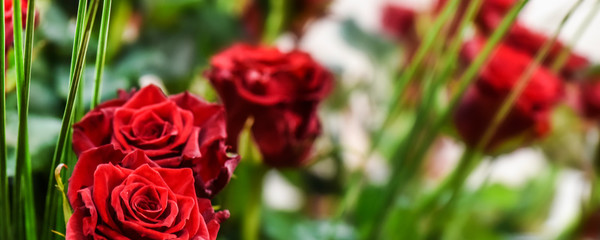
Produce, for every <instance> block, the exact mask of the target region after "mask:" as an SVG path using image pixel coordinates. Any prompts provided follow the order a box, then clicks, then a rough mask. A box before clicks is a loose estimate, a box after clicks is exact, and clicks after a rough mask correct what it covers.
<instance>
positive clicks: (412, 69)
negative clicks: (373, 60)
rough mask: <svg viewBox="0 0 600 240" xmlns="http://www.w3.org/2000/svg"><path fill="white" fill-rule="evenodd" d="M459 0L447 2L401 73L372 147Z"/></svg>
mask: <svg viewBox="0 0 600 240" xmlns="http://www.w3.org/2000/svg"><path fill="white" fill-rule="evenodd" d="M459 2H460V1H459V0H451V1H449V2H448V3H446V6H445V7H444V10H443V11H442V13H441V14H440V16H439V17H437V18H436V20H435V22H434V24H433V26H432V27H431V29H429V31H428V32H427V35H426V36H425V39H424V40H423V42H422V43H421V44H420V46H419V48H418V49H417V52H416V53H415V56H414V57H413V58H412V60H411V61H410V64H409V65H408V67H407V68H406V69H405V70H404V72H403V73H402V75H400V79H399V80H398V82H397V83H396V86H395V87H394V91H393V93H392V97H391V98H390V105H389V106H388V108H387V111H386V117H385V119H384V121H383V123H382V125H381V127H380V128H379V130H378V131H377V132H376V133H375V134H374V137H373V143H372V145H373V147H371V148H375V147H376V146H377V145H378V144H379V141H381V137H382V134H383V131H384V129H385V128H386V127H387V126H389V124H390V123H391V121H392V120H393V119H394V117H395V114H396V113H397V110H398V106H399V104H400V99H401V98H400V97H401V96H402V94H403V93H404V91H405V90H406V87H407V86H408V85H409V84H410V81H411V80H412V78H413V77H414V76H415V74H416V73H417V70H418V69H419V68H420V66H421V64H422V63H423V60H424V59H425V57H426V56H427V54H428V53H429V52H430V50H431V48H432V47H433V46H434V43H435V42H436V40H437V41H440V38H439V34H440V32H442V28H443V27H444V25H445V24H446V23H447V22H448V21H449V20H451V18H452V16H453V14H454V12H456V10H457V8H458V4H459Z"/></svg>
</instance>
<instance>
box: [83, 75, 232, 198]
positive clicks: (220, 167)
mask: <svg viewBox="0 0 600 240" xmlns="http://www.w3.org/2000/svg"><path fill="white" fill-rule="evenodd" d="M73 128H74V130H73V148H74V150H75V153H76V154H77V155H78V156H79V155H81V154H82V153H83V152H84V151H86V150H89V149H94V148H97V147H100V146H103V145H106V144H110V145H114V147H115V148H118V149H121V150H123V151H125V152H127V153H128V152H132V151H134V150H142V151H143V152H144V153H145V154H147V155H148V156H149V157H150V159H152V160H153V161H154V162H156V163H157V164H158V165H160V166H162V167H166V168H191V169H192V170H193V171H194V177H195V180H196V190H197V191H198V195H199V196H201V197H212V196H214V195H215V194H217V193H218V192H219V191H220V190H221V189H222V188H223V187H224V186H225V185H226V184H227V183H228V182H229V179H230V178H231V174H232V173H233V170H234V169H235V167H236V166H237V164H238V162H239V157H238V156H229V155H228V153H227V148H228V147H227V146H226V145H225V139H226V138H227V134H226V130H225V111H224V109H223V108H222V107H221V106H219V105H216V104H210V103H207V102H205V101H204V100H201V99H199V98H197V97H195V96H193V95H190V94H189V93H187V92H186V93H182V94H178V95H174V96H171V97H166V96H165V95H164V94H163V93H162V91H161V90H160V89H159V88H158V87H156V86H154V85H149V86H147V87H144V88H142V89H141V90H140V91H139V92H135V93H130V94H127V93H125V92H123V91H122V92H121V93H120V97H119V99H115V100H111V101H108V102H105V103H103V104H101V105H99V106H98V107H96V108H95V109H94V110H92V111H90V112H89V113H88V114H86V115H85V116H84V117H83V119H82V120H81V121H80V122H78V123H76V124H75V125H74V126H73Z"/></svg>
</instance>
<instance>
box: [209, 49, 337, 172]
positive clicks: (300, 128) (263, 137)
mask: <svg viewBox="0 0 600 240" xmlns="http://www.w3.org/2000/svg"><path fill="white" fill-rule="evenodd" d="M206 76H207V77H208V78H209V79H210V81H211V83H212V84H213V85H214V87H215V88H216V90H217V92H218V93H219V95H220V97H221V100H222V101H223V104H224V105H225V108H226V110H227V126H228V129H227V130H228V136H229V139H228V143H229V144H230V145H232V146H234V147H235V146H237V143H238V137H239V134H240V132H241V131H242V129H243V127H244V125H245V123H246V121H247V119H248V118H252V119H253V120H254V121H253V125H252V129H251V131H252V135H253V137H254V140H255V141H256V143H257V146H258V148H259V150H260V152H261V153H262V156H263V160H264V161H265V163H267V164H269V165H271V166H274V167H293V166H299V165H301V164H302V163H304V161H305V160H306V158H307V156H308V154H309V152H310V149H311V148H312V143H313V141H314V140H315V139H316V137H317V136H318V135H319V134H320V133H321V124H320V123H319V119H318V117H317V106H318V105H319V103H320V102H321V100H323V99H324V98H325V97H326V96H327V95H328V94H329V92H330V91H331V89H332V87H333V76H332V75H331V74H330V73H329V72H328V71H327V70H326V69H325V68H323V67H322V66H321V65H319V64H318V63H317V62H315V61H314V60H313V59H312V58H311V57H310V56H309V55H308V54H306V53H304V52H301V51H298V50H294V51H291V52H289V53H282V52H280V51H279V50H278V49H276V48H268V47H252V46H248V45H244V44H237V45H234V46H232V47H230V48H229V49H227V50H225V51H223V52H221V53H220V54H218V55H216V56H214V57H213V58H212V59H211V69H210V70H209V71H207V72H206Z"/></svg>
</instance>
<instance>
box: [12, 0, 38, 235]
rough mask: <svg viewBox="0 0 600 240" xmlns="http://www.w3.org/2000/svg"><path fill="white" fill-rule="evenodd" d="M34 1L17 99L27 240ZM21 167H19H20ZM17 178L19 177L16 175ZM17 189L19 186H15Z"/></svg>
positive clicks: (31, 230) (30, 228)
mask: <svg viewBox="0 0 600 240" xmlns="http://www.w3.org/2000/svg"><path fill="white" fill-rule="evenodd" d="M35 2H36V1H35V0H29V3H28V9H27V21H26V27H25V51H24V59H23V68H24V69H23V81H22V89H21V90H22V91H21V94H22V95H21V97H20V99H19V102H20V104H19V105H20V106H21V107H20V108H19V130H18V132H19V134H18V140H17V170H20V171H17V173H18V174H20V177H19V178H22V179H23V185H22V186H21V187H22V188H24V189H23V190H22V191H21V194H23V197H22V199H23V200H24V203H25V209H24V214H25V216H24V217H25V218H24V220H25V231H26V233H25V235H26V238H27V239H37V218H36V215H35V201H34V199H35V198H34V196H33V176H32V172H31V156H30V154H29V136H28V119H29V116H28V113H29V94H30V83H31V66H32V63H33V54H32V52H33V38H34V28H35ZM20 165H21V166H20ZM17 176H19V175H17ZM15 186H16V187H19V185H15Z"/></svg>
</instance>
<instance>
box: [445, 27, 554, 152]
mask: <svg viewBox="0 0 600 240" xmlns="http://www.w3.org/2000/svg"><path fill="white" fill-rule="evenodd" d="M484 44H485V40H483V39H481V38H475V39H474V40H471V41H469V42H467V43H466V45H465V46H464V48H463V51H462V57H463V58H465V60H466V61H468V62H470V61H472V60H473V59H474V58H475V57H476V56H477V54H478V53H479V52H480V51H481V49H482V48H483V45H484ZM531 63H532V59H531V57H530V56H529V55H527V54H524V53H522V52H519V51H516V50H514V49H512V48H510V47H509V46H507V45H500V46H499V47H498V49H497V50H496V52H495V53H494V54H493V55H492V56H491V57H490V60H489V62H488V63H487V64H486V65H485V66H484V67H483V68H482V70H481V73H480V75H479V77H478V79H477V81H476V82H475V84H474V85H473V86H471V87H470V89H468V90H467V92H466V94H465V96H464V97H463V99H462V100H461V102H460V103H459V106H458V108H457V109H456V112H455V114H454V124H455V126H456V128H457V130H458V133H459V135H460V136H461V137H462V139H463V140H464V141H465V142H466V143H467V145H469V146H476V144H478V142H479V141H480V140H481V137H483V134H484V133H485V131H486V130H487V129H488V128H489V127H490V124H491V122H492V120H493V118H494V117H495V115H496V114H497V112H498V111H499V109H500V107H501V106H502V104H503V102H504V101H505V100H506V98H507V97H508V95H509V94H510V92H511V91H512V90H513V88H514V87H515V86H516V85H517V82H518V81H519V79H520V78H521V75H522V74H523V73H524V71H525V69H526V68H527V67H528V66H529V65H530V64H531ZM562 93H563V87H562V84H561V80H560V79H559V78H558V77H556V76H555V75H553V74H551V73H550V72H549V71H548V70H546V69H545V68H543V67H539V66H538V67H537V68H536V69H535V71H534V73H533V75H532V77H531V79H530V80H529V82H528V84H527V86H526V87H525V89H524V91H523V92H522V93H521V95H520V96H519V97H518V99H517V100H516V102H515V104H514V106H513V107H512V108H511V110H510V111H509V113H508V114H507V116H506V118H505V120H504V121H503V122H501V123H500V125H499V126H498V128H497V130H496V132H495V134H494V135H493V137H492V139H491V141H490V142H489V144H488V145H486V146H485V148H486V150H488V151H493V150H496V149H497V148H498V147H504V146H506V144H507V143H509V141H510V143H515V142H514V141H516V143H517V144H519V145H521V144H523V143H528V142H530V141H532V140H535V139H538V138H541V137H543V136H545V135H546V134H547V133H548V132H549V131H550V114H551V111H552V109H553V107H554V105H555V104H556V103H557V102H558V101H559V100H560V98H561V97H562Z"/></svg>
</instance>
